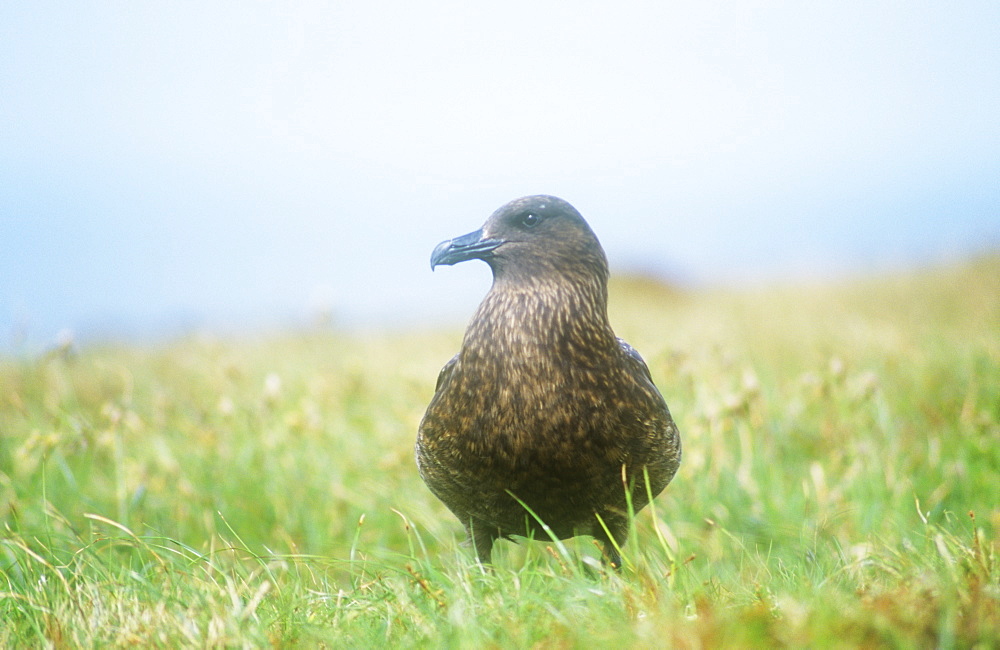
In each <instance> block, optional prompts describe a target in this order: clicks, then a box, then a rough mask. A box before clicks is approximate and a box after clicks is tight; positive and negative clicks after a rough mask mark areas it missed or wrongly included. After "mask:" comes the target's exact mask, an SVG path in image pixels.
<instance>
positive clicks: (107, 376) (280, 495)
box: [0, 257, 1000, 648]
mask: <svg viewBox="0 0 1000 650" xmlns="http://www.w3.org/2000/svg"><path fill="white" fill-rule="evenodd" d="M474 307H475V305H472V304H470V305H469V313H470V314H471V313H472V310H473V309H474ZM611 316H612V322H613V324H614V325H615V327H616V330H617V331H618V333H619V335H621V336H623V337H624V338H626V339H627V340H629V341H630V342H631V343H633V344H634V345H635V346H636V347H637V348H638V349H639V350H640V351H641V352H642V354H643V355H644V356H645V358H646V360H647V362H648V363H649V366H650V369H651V371H652V374H653V377H654V379H655V380H656V382H657V384H658V386H659V387H660V389H661V391H662V392H663V394H664V395H665V397H666V399H667V402H668V403H669V404H670V407H671V410H672V411H673V413H674V417H675V419H676V420H677V423H678V425H679V427H680V430H681V434H682V436H683V440H684V460H683V463H682V466H681V469H680V471H679V473H678V474H677V477H676V478H675V479H674V482H673V483H672V484H671V485H670V486H669V487H668V488H667V490H666V491H665V492H664V493H663V495H661V496H660V497H659V498H658V499H657V500H656V501H655V502H654V504H653V506H652V507H649V508H647V509H646V510H644V511H643V512H642V513H641V514H640V515H639V516H638V518H637V520H636V522H635V532H634V533H633V535H632V537H631V539H630V541H629V543H628V545H627V546H626V547H625V568H624V569H623V571H622V572H621V573H620V574H611V575H608V574H607V573H605V572H604V570H603V569H602V568H601V565H600V563H599V562H598V560H597V558H598V557H599V553H598V551H597V549H596V548H595V547H594V546H593V544H592V542H591V541H590V540H589V539H587V538H578V539H576V540H571V541H569V542H567V543H565V544H555V543H552V542H551V541H547V540H536V541H534V542H531V543H527V544H511V543H507V542H501V543H499V544H498V545H497V550H496V552H495V555H494V558H495V563H496V568H495V570H494V571H492V572H489V571H483V570H481V569H480V567H479V566H478V565H477V564H476V563H475V562H474V560H473V556H472V553H471V550H470V549H469V548H467V547H465V546H463V545H462V544H461V539H462V530H461V526H460V525H459V523H458V521H457V520H455V519H454V518H453V517H452V516H451V514H450V513H449V512H448V511H447V510H446V509H445V508H444V506H442V505H441V504H440V503H439V502H437V501H436V499H435V498H434V497H433V496H432V495H431V494H430V493H429V492H428V490H427V489H426V488H425V487H424V485H423V484H422V482H421V481H420V478H419V476H418V475H417V471H416V467H415V465H414V462H413V453H412V449H413V440H414V435H415V430H416V427H417V423H418V422H419V420H420V417H421V415H422V413H423V409H424V408H425V406H426V404H427V402H428V400H429V399H430V396H431V392H432V390H433V386H434V380H435V378H436V376H437V372H438V370H439V368H440V367H441V366H442V365H443V364H444V362H445V361H447V360H448V359H449V358H450V357H451V355H452V354H454V352H455V351H456V350H457V348H458V344H459V341H460V337H461V331H460V330H458V329H456V330H454V331H450V332H408V333H382V334H369V335H357V334H350V335H349V334H338V333H336V332H329V331H327V332H310V333H303V334H296V335H288V336H280V337H277V336H276V337H270V338H261V339H243V340H221V339H213V338H207V337H195V338H190V339H185V340H182V341H178V342H173V343H170V344H164V345H162V346H145V347H126V346H99V347H88V348H86V349H84V350H81V351H78V352H77V353H70V354H62V353H58V352H57V353H53V354H50V355H47V356H45V357H42V358H33V359H28V360H19V359H7V360H6V361H0V526H2V530H0V647H19V646H45V645H48V646H52V647H76V646H101V647H105V646H125V645H129V646H131V645H135V644H141V645H154V646H163V647H175V646H178V645H180V646H206V645H208V646H267V645H279V646H291V645H303V646H327V647H373V646H378V645H385V646H431V647H469V648H473V647H476V648H478V647H483V646H487V647H490V646H492V647H543V648H548V647H559V648H563V647H602V646H603V647H612V646H641V647H650V646H654V647H655V646H671V647H673V646H676V647H685V648H697V647H719V646H748V645H749V646H766V647H807V646H812V647H855V646H859V645H861V646H869V647H871V646H889V647H895V646H902V647H912V646H918V647H920V646H939V647H945V648H947V647H970V646H980V647H997V646H998V645H1000V536H998V533H1000V258H998V257H984V258H980V259H977V260H974V261H972V262H969V263H968V264H965V265H961V266H954V267H950V268H945V269H934V270H928V271H924V272H920V273H913V274H905V275H904V274H901V275H898V276H892V277H880V278H872V279H864V278H862V279H857V280H852V281H847V282H842V283H839V284H836V285H816V286H802V285H799V286H793V287H784V288H769V289H766V290H764V289H762V290H756V291H745V292H740V293H733V292H705V293H697V294H691V295H687V294H684V293H678V292H673V291H669V290H667V289H665V288H663V287H661V286H659V285H656V284H655V283H652V282H648V281H643V280H641V279H633V280H624V281H618V282H616V283H614V284H613V286H612V314H611Z"/></svg>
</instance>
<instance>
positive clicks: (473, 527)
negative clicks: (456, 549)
mask: <svg viewBox="0 0 1000 650" xmlns="http://www.w3.org/2000/svg"><path fill="white" fill-rule="evenodd" d="M466 530H467V531H468V534H469V540H470V541H471V542H472V544H473V545H474V546H475V547H476V557H477V558H478V559H479V563H480V564H489V563H490V559H491V557H492V555H493V542H494V541H495V540H496V538H497V537H498V535H497V530H496V529H495V528H492V527H490V526H489V525H487V524H485V523H483V522H481V521H476V520H475V519H473V520H471V521H470V522H469V525H468V526H467V527H466Z"/></svg>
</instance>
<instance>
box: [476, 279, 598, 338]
mask: <svg viewBox="0 0 1000 650" xmlns="http://www.w3.org/2000/svg"><path fill="white" fill-rule="evenodd" d="M607 304H608V291H607V283H606V281H602V278H582V279H581V278H566V277H556V278H552V277H547V278H531V279H525V278H519V279H518V280H517V281H516V282H511V281H505V279H504V278H502V277H498V278H495V279H494V282H493V286H492V288H491V289H490V291H489V293H488V294H487V295H486V297H485V298H484V299H483V302H482V304H481V305H480V306H479V310H478V311H477V313H476V315H475V317H474V318H473V319H472V324H471V325H470V328H469V331H468V332H467V334H466V341H467V342H468V341H494V342H496V347H495V349H494V350H493V353H494V354H496V355H498V356H499V355H504V356H511V357H518V358H520V357H523V356H525V355H527V356H531V355H561V354H564V353H565V351H566V350H567V348H568V347H574V348H575V347H586V348H588V349H590V350H593V351H594V352H599V351H601V350H606V351H608V353H609V354H610V351H611V350H613V349H614V348H615V346H616V345H617V343H616V339H615V335H614V332H613V331H612V329H611V324H610V322H609V321H608V310H607ZM481 352H482V353H485V354H489V352H488V351H485V350H483V351H481Z"/></svg>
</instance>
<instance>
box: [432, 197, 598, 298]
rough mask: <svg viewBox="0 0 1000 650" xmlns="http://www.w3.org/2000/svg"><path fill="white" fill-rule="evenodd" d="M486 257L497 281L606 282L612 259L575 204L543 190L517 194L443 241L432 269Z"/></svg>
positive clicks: (435, 252)
mask: <svg viewBox="0 0 1000 650" xmlns="http://www.w3.org/2000/svg"><path fill="white" fill-rule="evenodd" d="M471 259H480V260H483V261H485V262H486V263H487V264H489V265H490V268H492V269H493V276H494V278H496V279H497V280H500V279H505V280H518V279H530V278H535V279H538V278H539V277H546V278H550V279H552V278H556V277H560V276H562V277H574V276H582V277H585V278H588V279H598V280H599V281H601V282H606V281H607V275H608V262H607V259H606V258H605V256H604V250H603V249H602V248H601V244H600V242H598V241H597V237H596V236H595V235H594V232H593V231H592V230H591V229H590V226H589V225H587V222H586V221H584V219H583V217H582V216H580V213H579V212H577V210H576V208H574V207H573V206H572V205H570V204H569V203H567V202H566V201H563V200H562V199H559V198H556V197H554V196H547V195H544V194H540V195H535V196H525V197H522V198H520V199H515V200H513V201H511V202H510V203H508V204H506V205H504V206H503V207H501V208H500V209H499V210H497V211H496V212H494V213H493V214H492V215H491V216H490V218H489V219H487V220H486V223H485V224H483V227H482V228H480V229H479V230H477V231H475V232H470V233H469V234H467V235H462V236H461V237H456V238H455V239H449V240H446V241H443V242H441V243H440V244H438V245H437V247H436V248H435V249H434V252H433V253H432V254H431V269H432V270H433V269H434V267H435V266H438V265H439V264H447V265H451V264H457V263H459V262H464V261H466V260H471Z"/></svg>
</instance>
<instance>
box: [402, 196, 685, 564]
mask: <svg viewBox="0 0 1000 650" xmlns="http://www.w3.org/2000/svg"><path fill="white" fill-rule="evenodd" d="M474 259H478V260H482V261H484V262H486V263H487V264H488V265H489V266H490V268H491V269H492V273H493V282H492V285H491V287H490V289H489V291H488V292H487V294H486V296H485V297H484V299H483V301H482V303H481V304H480V305H479V308H478V309H477V310H476V312H475V314H474V316H473V317H472V320H471V322H470V323H469V325H468V328H467V330H466V332H465V335H464V337H463V339H462V344H461V348H460V350H459V352H458V354H456V355H455V356H454V357H453V358H452V359H451V360H450V361H448V363H447V364H446V365H445V366H444V367H443V368H442V369H441V372H440V373H439V375H438V378H437V384H436V386H435V392H434V396H433V397H432V399H431V401H430V404H429V405H428V407H427V410H426V412H425V414H424V416H423V418H422V419H421V421H420V425H419V428H418V432H417V439H416V446H415V455H416V463H417V468H418V471H419V473H420V476H421V478H422V479H423V481H424V482H425V483H426V485H427V487H428V488H429V489H430V491H431V492H432V493H433V494H434V495H435V496H436V497H437V498H438V499H440V500H441V501H442V502H443V503H444V505H445V506H447V507H448V509H449V510H451V512H452V513H454V514H455V516H456V517H458V519H459V520H460V521H461V522H462V524H463V525H464V526H465V529H466V532H467V536H468V543H470V544H472V545H473V546H474V548H475V552H476V557H477V559H478V561H479V562H480V563H481V564H483V565H488V564H490V562H491V559H492V550H493V546H494V542H495V541H496V540H498V539H511V536H512V535H517V536H526V537H529V538H531V537H532V536H536V535H537V536H538V537H539V538H543V536H548V537H550V538H554V539H567V538H570V537H574V536H577V535H590V536H592V537H593V538H595V539H596V540H598V541H599V542H601V547H602V549H603V554H602V555H603V557H602V559H603V561H604V562H605V563H610V564H611V566H612V567H613V568H615V569H620V568H621V564H622V560H621V555H620V552H619V549H621V547H622V546H623V545H624V544H625V541H626V538H627V536H628V529H629V517H630V513H637V512H638V511H639V510H641V509H642V508H644V507H645V506H646V505H647V504H648V502H649V501H650V499H651V498H653V497H656V496H657V495H658V494H659V493H660V492H661V491H662V490H663V489H664V488H665V487H666V485H667V484H668V483H669V482H670V480H671V479H672V478H673V477H674V474H675V473H676V472H677V468H678V465H679V464H680V460H681V442H680V435H679V433H678V430H677V426H676V425H675V423H674V421H673V418H672V417H671V415H670V410H669V409H668V407H667V404H666V402H665V401H664V398H663V396H662V395H661V394H660V392H659V390H658V389H657V388H656V386H655V385H654V383H653V379H652V377H651V375H650V372H649V368H648V367H647V365H646V363H645V362H644V361H643V359H642V357H641V356H640V355H639V353H638V352H637V351H636V350H635V349H634V348H632V347H631V346H630V345H629V344H628V343H626V342H625V341H623V340H622V339H620V338H618V337H617V336H616V335H615V333H614V331H613V330H612V328H611V324H610V321H609V319H608V311H607V303H608V279H609V269H608V261H607V258H606V256H605V253H604V249H603V248H602V247H601V244H600V242H599V241H598V239H597V236H596V235H595V234H594V232H593V231H592V230H591V228H590V226H589V225H588V224H587V222H586V221H585V220H584V218H583V216H582V215H581V214H580V213H579V212H578V211H577V210H576V209H575V208H574V207H573V206H572V205H570V204H569V203H568V202H566V201H564V200H562V199H560V198H557V197H554V196H548V195H533V196H525V197H522V198H519V199H515V200H513V201H511V202H509V203H507V204H506V205H504V206H502V207H501V208H499V209H498V210H496V211H495V212H494V213H493V214H492V215H491V216H490V217H489V218H488V219H487V220H486V222H485V223H484V224H483V226H482V228H480V229H479V230H476V231H475V232H471V233H469V234H466V235H463V236H460V237H456V238H454V239H449V240H446V241H443V242H441V243H440V244H438V246H437V247H435V248H434V251H433V253H432V254H431V270H432V271H433V270H434V268H435V267H437V266H440V265H453V264H457V263H459V262H464V261H466V260H474Z"/></svg>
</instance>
